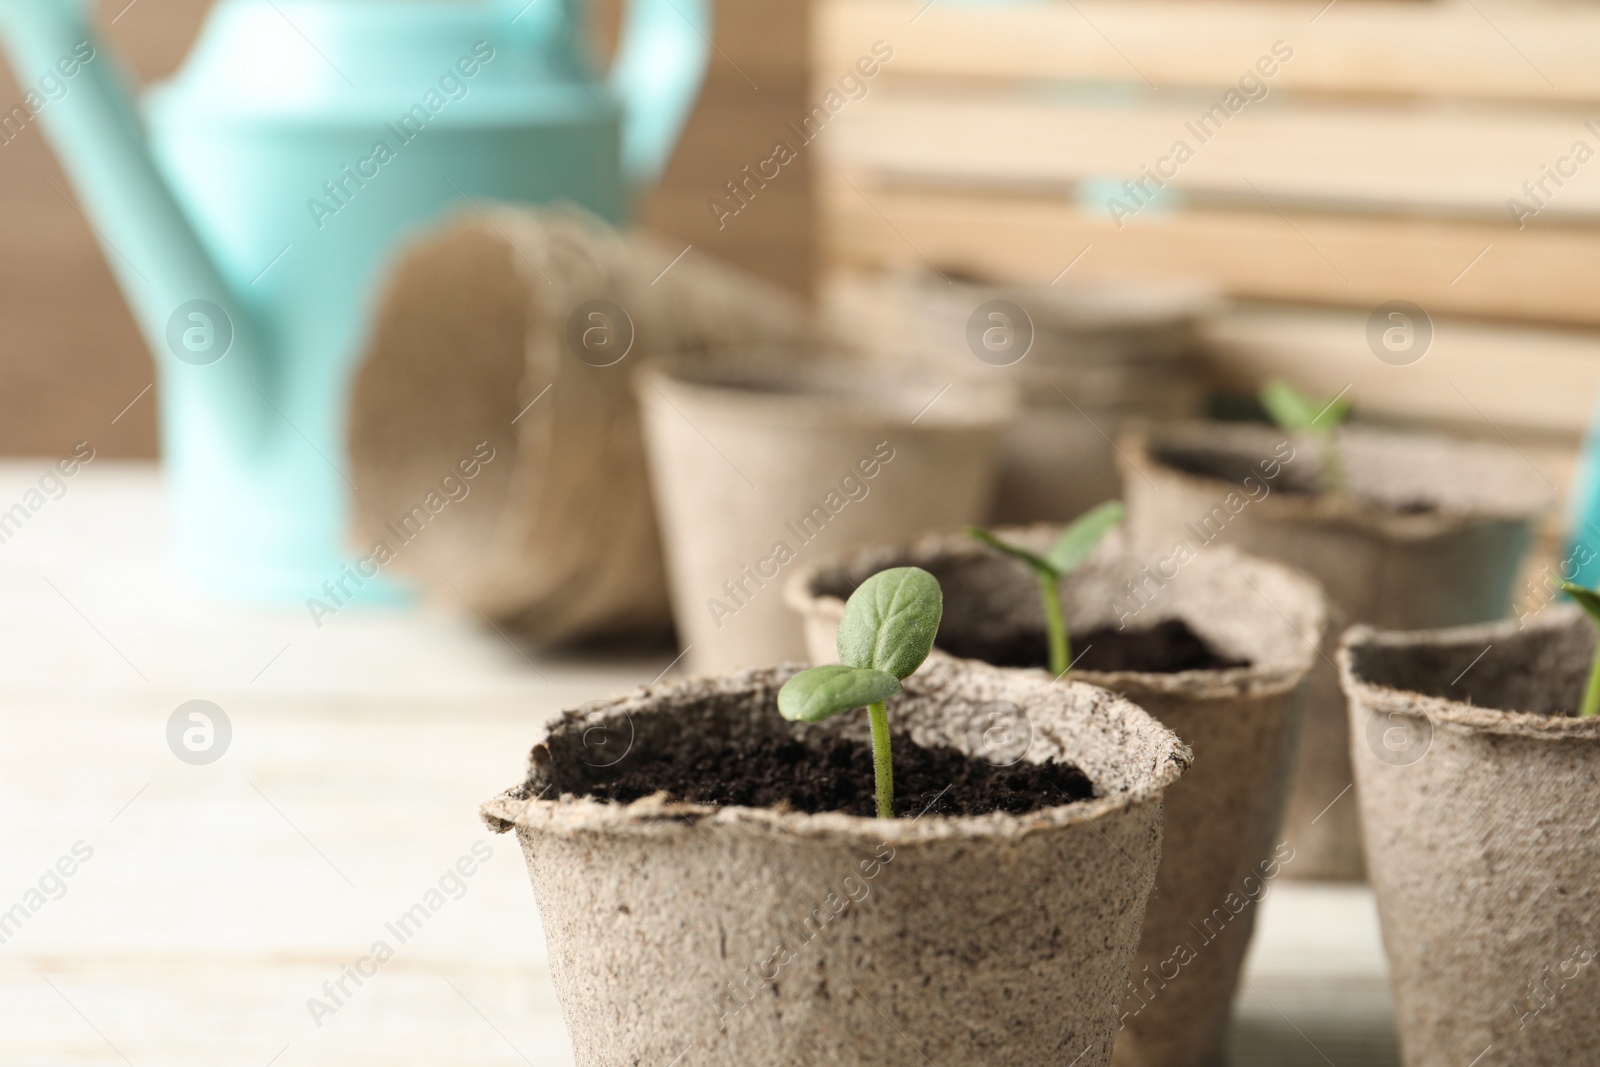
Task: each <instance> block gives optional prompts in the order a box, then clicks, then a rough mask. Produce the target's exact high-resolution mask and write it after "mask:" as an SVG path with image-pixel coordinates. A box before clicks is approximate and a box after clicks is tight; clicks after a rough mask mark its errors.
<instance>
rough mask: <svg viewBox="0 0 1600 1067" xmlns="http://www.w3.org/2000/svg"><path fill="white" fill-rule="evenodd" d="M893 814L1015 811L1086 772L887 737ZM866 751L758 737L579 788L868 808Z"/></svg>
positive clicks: (857, 745) (1044, 800)
mask: <svg viewBox="0 0 1600 1067" xmlns="http://www.w3.org/2000/svg"><path fill="white" fill-rule="evenodd" d="M893 744H894V792H895V812H896V813H897V814H899V815H901V816H912V817H914V816H917V815H920V814H923V813H926V814H929V815H984V814H987V813H989V812H993V811H1003V812H1009V813H1010V814H1012V815H1023V814H1026V813H1027V812H1030V811H1037V810H1038V809H1040V808H1049V807H1055V806H1057V805H1061V804H1067V803H1071V802H1072V801H1075V800H1087V799H1089V798H1090V797H1092V796H1094V786H1093V784H1092V783H1091V782H1090V781H1089V779H1088V777H1087V776H1085V775H1084V773H1083V772H1082V771H1081V770H1079V769H1078V768H1077V767H1075V766H1073V765H1072V764H1070V763H1067V764H1062V763H1042V764H1041V763H1018V764H1015V765H1014V766H1011V767H995V766H992V765H990V764H988V763H986V762H984V761H983V760H980V759H974V758H973V757H971V756H968V755H965V754H964V753H961V752H957V751H956V750H955V749H951V748H923V747H921V746H920V745H915V744H913V743H912V742H911V739H910V738H908V737H903V736H896V737H895V738H894V742H893ZM874 789H875V785H874V778H873V768H872V751H871V747H870V746H869V745H867V744H865V743H863V742H859V741H848V740H844V739H841V738H829V739H827V740H825V741H823V742H822V745H821V747H820V748H813V747H812V746H810V745H807V744H804V743H802V742H800V741H795V740H791V739H787V738H778V737H758V738H748V739H740V740H737V741H733V742H730V743H729V744H728V745H726V746H725V747H722V748H708V749H707V750H704V751H700V752H696V753H694V754H693V755H683V754H678V755H674V756H672V757H670V758H665V759H656V760H649V761H640V762H636V761H633V760H624V761H623V762H622V764H620V765H619V766H617V767H616V768H615V769H614V774H613V776H612V777H610V778H609V780H607V781H603V782H600V783H597V784H595V785H592V786H591V787H590V788H589V790H588V792H589V794H590V795H591V796H595V797H599V798H601V799H603V800H615V801H619V802H622V803H626V802H629V801H633V800H638V799H640V798H641V797H647V796H650V795H652V794H654V793H658V792H666V793H668V794H670V795H671V796H672V797H673V798H674V799H677V800H684V801H692V802H694V803H698V804H718V805H738V806H742V807H750V808H778V809H788V810H793V811H803V812H808V813H812V814H816V813H820V812H826V811H842V812H847V813H849V814H851V815H864V816H868V817H871V816H873V815H876V814H877V810H878V808H877V801H876V799H875V794H874Z"/></svg>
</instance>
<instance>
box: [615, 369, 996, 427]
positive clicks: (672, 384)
mask: <svg viewBox="0 0 1600 1067" xmlns="http://www.w3.org/2000/svg"><path fill="white" fill-rule="evenodd" d="M958 384H959V388H957V389H952V390H951V391H950V394H949V395H948V396H943V397H942V399H941V398H940V397H939V395H938V394H939V391H940V387H939V386H938V385H937V384H934V383H932V382H931V380H930V379H929V378H927V377H926V376H917V375H913V374H910V373H898V372H895V371H893V370H890V369H887V368H883V367H878V366H874V365H872V364H869V363H863V362H861V361H860V360H859V359H852V358H849V357H847V356H846V355H844V354H843V353H840V352H828V351H826V350H825V351H823V352H821V353H818V352H814V351H808V350H803V349H798V348H791V349H785V348H760V349H753V350H751V351H750V352H749V353H748V354H746V355H744V356H742V357H741V356H739V355H738V354H737V353H734V352H728V353H722V354H719V355H717V356H715V357H712V358H702V359H698V360H691V359H685V358H681V357H670V358H666V359H659V360H656V361H654V362H652V363H650V364H649V365H647V366H644V367H641V368H640V370H639V372H638V374H637V375H636V377H635V378H634V391H635V393H637V394H639V395H641V396H643V395H645V394H646V393H647V392H649V391H654V392H657V393H659V394H660V395H661V396H662V397H663V398H665V399H667V400H668V402H669V403H674V404H676V403H678V402H679V401H687V402H690V403H692V404H693V405H694V407H695V409H696V411H697V412H701V413H705V414H708V415H710V416H712V417H713V418H715V417H717V416H724V417H726V418H728V419H729V420H730V421H735V422H740V423H749V422H754V421H760V422H770V423H782V424H792V425H803V426H815V425H819V424H821V425H839V424H841V423H851V424H860V423H868V424H874V425H879V424H881V425H884V426H899V427H900V428H901V430H902V431H904V430H908V429H911V430H914V431H916V432H924V433H926V432H937V431H949V430H957V429H982V428H986V427H995V428H998V427H999V426H1000V425H1001V424H1002V423H1003V422H1005V421H1006V420H1007V419H1009V418H1011V417H1012V415H1014V414H1015V413H1016V411H1017V407H1018V397H1017V390H1016V388H1015V387H1014V386H1013V385H1012V384H1011V383H1009V382H1005V381H1001V380H985V379H972V380H965V379H964V380H962V381H961V382H959V383H958ZM934 399H939V403H937V404H930V401H932V400H934ZM913 423H915V424H916V425H915V426H914V427H913V426H912V424H913Z"/></svg>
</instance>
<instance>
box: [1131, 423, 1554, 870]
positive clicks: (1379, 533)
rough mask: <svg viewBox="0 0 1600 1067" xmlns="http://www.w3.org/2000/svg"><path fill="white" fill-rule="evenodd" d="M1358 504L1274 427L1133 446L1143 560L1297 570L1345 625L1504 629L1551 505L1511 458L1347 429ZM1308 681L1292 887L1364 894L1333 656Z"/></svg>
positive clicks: (1300, 444)
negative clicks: (1212, 556) (1494, 625)
mask: <svg viewBox="0 0 1600 1067" xmlns="http://www.w3.org/2000/svg"><path fill="white" fill-rule="evenodd" d="M1338 450H1339V460H1338V462H1339V464H1340V466H1341V468H1342V470H1343V472H1344V479H1345V482H1346V485H1347V491H1345V492H1342V493H1336V494H1330V493H1324V492H1322V491H1321V490H1322V489H1323V477H1322V471H1323V446H1322V444H1321V442H1319V441H1316V440H1312V439H1307V438H1301V437H1293V436H1289V435H1285V434H1284V433H1282V432H1280V431H1278V430H1276V429H1273V428H1271V427H1265V426H1259V425H1248V424H1233V423H1191V424H1179V425H1175V426H1170V427H1164V428H1161V429H1159V430H1154V431H1151V432H1149V433H1148V434H1145V435H1137V436H1133V437H1130V438H1128V439H1126V440H1125V441H1124V442H1123V445H1122V450H1121V454H1122V457H1123V459H1122V463H1123V468H1124V469H1123V485H1124V491H1125V493H1126V497H1127V502H1128V534H1129V537H1130V539H1131V541H1132V543H1133V545H1134V547H1135V548H1137V549H1139V550H1140V551H1141V552H1147V553H1159V554H1163V555H1164V554H1167V553H1170V552H1172V551H1174V549H1175V547H1176V546H1178V545H1185V546H1187V547H1188V548H1190V549H1194V550H1199V549H1201V548H1203V547H1205V546H1208V545H1210V544H1213V543H1223V544H1230V545H1234V546H1235V547H1238V548H1242V549H1244V550H1245V551H1247V552H1251V553H1254V554H1256V555H1260V556H1264V557H1266V558H1268V559H1273V560H1278V561H1279V562H1283V563H1287V564H1289V565H1290V566H1293V567H1297V568H1299V569H1301V570H1303V571H1305V572H1306V573H1307V574H1310V575H1311V576H1312V577H1313V578H1315V579H1317V580H1318V581H1319V582H1321V583H1322V586H1323V588H1324V589H1326V590H1327V595H1328V598H1329V601H1330V609H1331V610H1332V612H1333V614H1334V616H1335V621H1334V625H1333V626H1331V627H1330V628H1329V633H1330V634H1336V633H1337V632H1338V631H1339V630H1341V629H1343V627H1344V625H1345V623H1348V622H1358V623H1368V624H1371V625H1375V626H1383V627H1389V628H1394V629H1423V628H1431V627H1441V626H1455V625H1461V624H1465V623H1473V622H1487V621H1490V620H1493V619H1498V618H1500V617H1502V616H1504V615H1505V614H1506V612H1507V610H1508V608H1509V607H1510V603H1511V591H1512V585H1513V583H1514V581H1515V579H1516V576H1517V573H1518V569H1519V568H1520V566H1521V563H1522V560H1523V557H1524V556H1525V555H1526V553H1527V551H1528V549H1529V547H1530V546H1531V544H1532V542H1533V527H1534V522H1535V521H1536V519H1537V518H1538V517H1539V515H1540V514H1541V513H1543V512H1544V511H1546V510H1547V509H1548V508H1549V507H1550V506H1551V504H1552V493H1551V489H1550V487H1549V485H1548V484H1547V483H1546V482H1545V481H1544V480H1543V478H1542V477H1541V476H1540V475H1539V473H1538V471H1536V470H1534V469H1533V468H1532V467H1531V466H1530V465H1529V464H1528V462H1527V461H1526V459H1524V458H1523V456H1522V455H1520V454H1519V453H1518V452H1517V451H1516V450H1514V449H1512V448H1509V447H1505V446H1502V445H1497V444H1487V443H1481V442H1472V441H1461V440H1455V439H1452V438H1448V437H1443V436H1439V435H1431V434H1401V433H1394V432H1389V431H1383V430H1375V429H1368V428H1362V427H1347V428H1344V429H1342V430H1340V432H1339V436H1338ZM1325 651H1326V658H1325V659H1323V660H1320V661H1319V663H1318V666H1317V669H1316V670H1315V672H1314V674H1313V678H1312V682H1311V695H1310V698H1309V701H1308V704H1307V708H1306V721H1305V729H1304V731H1303V733H1302V739H1301V743H1300V749H1299V752H1298V755H1297V759H1296V767H1295V771H1294V775H1293V787H1292V789H1291V793H1290V799H1289V808H1288V815H1287V818H1286V824H1285V833H1286V836H1287V837H1288V839H1289V841H1290V843H1291V844H1292V845H1294V847H1295V848H1296V850H1297V852H1298V858H1297V860H1296V862H1295V864H1294V866H1293V868H1292V869H1291V871H1290V876H1291V877H1296V878H1330V879H1357V878H1360V877H1361V874H1362V859H1361V837H1360V826H1359V823H1358V819H1357V814H1356V813H1357V805H1356V804H1355V803H1354V799H1353V797H1352V796H1351V795H1349V794H1350V793H1351V782H1352V781H1353V778H1352V775H1351V771H1350V761H1349V755H1348V752H1349V737H1348V733H1347V726H1346V721H1345V708H1344V698H1343V695H1342V694H1341V693H1340V691H1339V681H1338V675H1337V672H1336V671H1335V670H1334V668H1333V666H1332V662H1333V648H1332V647H1331V644H1330V647H1329V648H1328V649H1326V650H1325Z"/></svg>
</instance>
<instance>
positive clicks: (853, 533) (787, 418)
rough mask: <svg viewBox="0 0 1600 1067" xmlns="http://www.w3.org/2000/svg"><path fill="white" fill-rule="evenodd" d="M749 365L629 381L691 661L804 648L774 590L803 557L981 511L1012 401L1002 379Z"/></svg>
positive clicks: (761, 656) (727, 662) (661, 372)
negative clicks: (910, 376)
mask: <svg viewBox="0 0 1600 1067" xmlns="http://www.w3.org/2000/svg"><path fill="white" fill-rule="evenodd" d="M801 362H805V363H806V365H805V366H803V367H802V366H798V365H797V364H798V363H801ZM760 363H761V361H760V360H759V359H757V358H755V357H751V358H750V359H749V360H747V362H746V364H745V365H735V366H712V365H688V364H680V363H674V364H663V365H662V366H660V367H658V368H652V370H651V371H650V372H648V373H647V374H645V375H643V376H642V377H641V379H640V381H639V386H638V395H639V400H640V406H641V409H642V411H643V417H644V426H645V438H646V443H647V445H648V452H649V459H650V480H651V487H652V490H653V492H654V496H655V501H656V508H657V513H658V515H659V516H660V519H661V527H662V536H663V540H664V542H665V546H666V551H667V575H668V578H669V579H670V585H671V588H672V607H673V618H674V620H675V622H676V624H677V629H678V636H679V639H680V640H681V641H682V642H683V644H684V645H685V646H686V648H687V649H688V651H687V659H688V661H689V662H690V663H691V664H692V669H693V670H695V671H697V672H699V671H725V670H738V669H742V668H747V667H759V666H765V665H768V664H772V663H783V662H786V661H789V660H797V659H801V658H803V656H804V644H803V642H802V639H801V635H800V626H799V624H798V622H797V620H796V619H795V618H794V616H793V615H791V614H790V612H789V611H788V610H787V609H786V608H785V607H784V605H783V593H782V588H783V580H784V578H785V577H786V576H787V574H788V573H790V572H791V571H792V568H793V567H794V566H796V565H798V564H799V563H800V562H802V561H804V560H806V559H809V558H814V557H815V556H818V555H820V554H822V553H824V552H829V551H834V550H838V549H843V548H849V547H853V546H855V545H859V544H862V543H863V542H865V541H868V540H870V539H872V538H874V537H884V536H888V537H909V536H911V535H913V534H915V533H917V532H920V531H922V530H925V529H929V528H933V527H940V526H948V525H952V524H956V523H962V522H977V521H980V520H981V519H982V518H983V515H984V513H985V511H986V510H987V508H988V502H989V495H990V490H991V487H992V485H993V482H994V472H995V464H996V462H997V456H998V447H999V438H1000V432H1001V430H1002V428H1003V427H1004V426H1005V424H1006V421H1007V420H1008V419H1009V418H1010V417H1011V415H1012V414H1013V412H1014V410H1015V396H1014V394H1013V393H1012V391H1011V389H1010V388H1009V387H1008V386H1007V385H1006V384H1005V383H996V382H991V383H973V382H957V383H953V384H952V383H949V382H948V380H947V381H945V382H939V381H937V380H931V379H907V378H904V377H900V376H898V375H895V374H887V373H880V372H878V371H874V370H870V369H867V368H864V367H861V366H859V365H856V364H851V363H847V362H845V361H842V360H836V359H835V360H827V361H825V360H823V359H820V358H819V359H814V360H810V361H797V360H788V361H786V362H779V361H778V360H777V359H767V360H766V361H765V364H764V365H759V366H758V364H760ZM946 385H948V386H949V388H948V389H942V388H941V387H942V386H946Z"/></svg>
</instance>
